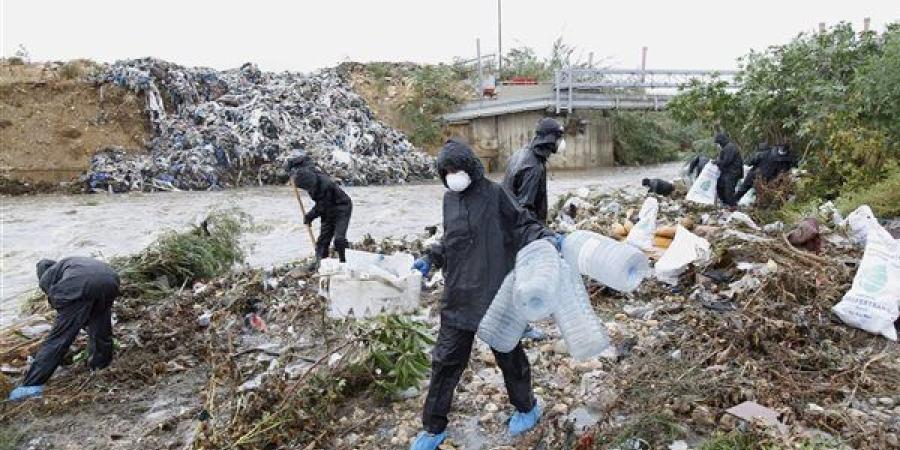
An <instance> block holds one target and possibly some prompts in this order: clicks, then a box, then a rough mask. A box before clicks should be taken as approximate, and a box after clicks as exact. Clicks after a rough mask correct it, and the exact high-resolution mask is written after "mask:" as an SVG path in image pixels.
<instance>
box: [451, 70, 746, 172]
mask: <svg viewBox="0 0 900 450" xmlns="http://www.w3.org/2000/svg"><path fill="white" fill-rule="evenodd" d="M735 75H736V72H735V71H728V70H720V71H713V70H640V69H637V70H629V69H574V68H566V69H562V70H557V71H556V73H555V76H554V81H552V82H544V83H532V84H502V85H500V86H498V88H497V92H496V96H495V97H494V98H482V99H479V100H475V101H471V102H468V103H465V104H463V105H462V106H461V107H459V108H458V109H457V110H456V111H454V112H452V113H449V114H446V115H444V116H443V120H444V121H445V123H446V124H447V128H448V130H449V132H450V133H451V134H454V135H460V136H462V137H464V138H466V139H468V140H469V142H470V143H472V144H473V146H474V148H475V150H476V152H477V153H478V155H479V157H481V158H482V160H483V162H484V163H485V165H486V166H487V167H488V168H489V169H490V170H503V169H505V167H506V160H507V159H508V158H509V155H511V154H512V152H514V151H515V150H517V149H518V148H521V147H522V146H523V145H525V144H527V143H528V141H529V140H530V139H531V135H532V133H533V130H534V125H535V123H536V122H537V121H538V120H539V119H540V118H541V117H547V116H558V117H557V118H558V119H559V120H561V121H563V122H565V124H566V131H567V136H566V142H567V144H568V145H567V149H566V151H565V152H564V154H560V155H557V156H554V157H553V158H551V159H550V167H551V168H556V169H584V168H590V167H598V166H609V165H613V164H615V160H614V155H613V127H612V122H611V120H612V119H610V118H609V117H606V116H605V115H604V114H596V113H591V111H607V110H637V111H658V110H662V109H664V108H665V107H666V105H667V104H668V102H669V100H670V99H671V98H672V97H673V96H674V95H675V94H676V93H677V90H678V88H679V87H681V86H684V85H686V84H688V83H690V82H691V80H694V79H698V80H701V81H709V80H713V79H718V80H723V81H725V82H726V83H727V85H728V87H730V88H736V87H737V83H736V80H735V78H734V77H735Z"/></svg>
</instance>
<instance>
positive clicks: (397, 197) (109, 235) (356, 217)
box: [0, 164, 678, 325]
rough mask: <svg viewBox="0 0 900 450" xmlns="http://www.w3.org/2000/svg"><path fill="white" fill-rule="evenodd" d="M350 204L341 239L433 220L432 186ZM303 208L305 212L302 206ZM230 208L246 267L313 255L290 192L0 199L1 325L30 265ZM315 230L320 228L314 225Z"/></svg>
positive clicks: (583, 176)
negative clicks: (240, 224)
mask: <svg viewBox="0 0 900 450" xmlns="http://www.w3.org/2000/svg"><path fill="white" fill-rule="evenodd" d="M677 168H678V165H677V164H665V165H659V166H650V167H639V168H604V169H597V170H590V171H577V172H574V171H573V172H553V173H551V174H550V180H549V189H550V195H551V204H552V201H553V200H552V199H553V198H554V197H556V196H558V195H559V194H561V193H563V192H566V191H569V190H572V189H577V188H579V187H582V186H603V187H606V188H610V189H612V188H616V187H622V186H628V185H631V186H639V185H640V181H641V178H644V177H650V178H653V177H660V178H664V179H671V178H672V177H674V176H675V174H676V172H677ZM345 190H346V191H347V193H348V194H349V195H350V197H352V198H353V218H352V219H351V221H350V230H349V232H348V234H349V235H348V239H350V240H351V241H354V240H357V239H360V238H362V237H363V236H364V235H366V234H371V235H372V236H374V237H375V238H382V237H387V236H404V235H409V234H418V233H421V232H422V231H423V230H424V227H425V226H428V225H435V224H438V223H440V221H441V196H442V194H443V192H444V187H443V185H441V184H439V183H430V184H409V185H395V186H363V187H347V188H345ZM305 203H306V205H307V207H309V205H311V201H310V200H309V198H306V199H305ZM230 207H237V208H240V209H241V210H242V211H244V212H246V213H248V214H250V215H251V216H253V220H254V224H255V225H256V227H255V230H254V231H253V232H250V233H248V234H247V235H246V236H245V243H246V244H247V245H248V246H249V248H250V249H251V250H250V252H249V253H248V254H249V257H248V262H249V263H250V264H252V265H255V266H271V265H276V264H280V263H285V262H288V261H292V260H295V259H298V258H302V257H306V256H309V255H311V254H312V245H311V244H310V242H309V238H308V236H307V234H306V232H305V230H304V228H303V224H302V221H301V219H300V213H299V207H298V205H297V201H296V200H295V198H294V194H293V192H292V190H291V189H290V188H289V187H261V188H245V189H234V190H227V191H218V192H171V193H130V194H115V195H105V194H98V195H71V196H53V195H46V196H34V197H17V198H0V325H3V324H7V323H9V322H10V321H12V320H13V319H14V318H15V317H16V315H17V312H16V310H17V305H18V303H19V302H20V301H21V300H22V298H23V297H24V295H25V294H26V293H27V292H28V291H30V290H32V289H35V288H36V287H37V281H36V277H35V268H34V265H35V263H36V262H37V261H38V260H39V259H41V258H52V259H59V258H62V257H65V256H75V255H85V256H92V255H93V256H101V257H105V258H108V257H111V256H117V255H127V254H130V253H135V252H137V251H139V250H140V249H142V248H144V247H145V246H147V245H148V244H149V243H151V242H152V241H153V239H154V238H156V237H157V236H158V235H159V234H160V233H161V232H163V231H165V230H169V229H175V230H180V229H184V228H185V227H186V226H188V225H190V224H193V223H197V222H198V221H199V220H200V219H202V218H203V217H204V216H205V214H206V213H207V212H208V211H210V210H212V209H216V208H230ZM316 223H318V222H316Z"/></svg>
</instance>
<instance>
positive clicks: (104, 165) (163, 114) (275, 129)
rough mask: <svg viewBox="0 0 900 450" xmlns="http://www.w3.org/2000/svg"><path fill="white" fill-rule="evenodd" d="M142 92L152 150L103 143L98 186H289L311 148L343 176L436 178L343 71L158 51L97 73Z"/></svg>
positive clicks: (94, 181)
mask: <svg viewBox="0 0 900 450" xmlns="http://www.w3.org/2000/svg"><path fill="white" fill-rule="evenodd" d="M95 82H96V83H97V84H99V85H101V86H102V85H107V84H112V85H117V86H121V87H125V88H128V89H130V90H131V91H133V92H135V93H138V94H141V95H143V96H144V98H145V105H146V106H145V108H146V109H145V111H146V114H147V117H148V118H149V119H150V122H151V123H152V126H153V128H154V135H153V137H152V139H151V140H150V142H149V143H148V145H147V147H148V148H147V149H148V153H147V154H135V153H126V152H125V151H124V150H122V149H117V148H108V149H102V150H101V151H99V152H98V153H97V154H96V155H95V156H94V157H93V158H92V160H91V166H90V169H89V170H88V172H87V173H86V174H85V175H84V176H83V177H82V181H83V182H84V183H85V185H86V186H87V188H88V189H89V190H90V191H113V192H125V191H131V190H141V191H157V190H207V189H219V188H226V187H235V186H247V185H261V184H281V183H284V182H285V181H286V180H287V177H288V174H287V173H286V172H285V170H284V169H283V167H282V165H283V163H284V162H285V161H286V160H287V159H289V158H290V157H292V156H293V155H295V154H296V152H297V151H299V150H303V151H305V152H306V153H307V154H309V155H310V156H311V157H312V158H313V159H314V160H315V161H316V164H317V165H318V166H319V167H320V168H321V169H322V170H323V171H325V172H326V173H328V174H329V175H330V176H331V177H332V178H334V179H335V180H337V181H339V182H342V183H344V184H356V185H360V184H388V183H402V182H406V181H412V180H417V179H426V178H432V177H433V173H432V167H431V166H432V160H431V158H430V157H429V156H427V155H425V154H424V153H421V152H419V151H417V150H416V149H415V148H414V147H413V145H412V144H411V143H410V142H409V140H408V139H407V138H406V136H405V135H404V134H403V133H401V132H400V131H397V130H396V129H393V128H390V127H388V126H386V125H385V124H383V123H382V122H380V121H378V120H377V119H376V118H375V117H374V115H373V114H372V112H371V110H370V109H369V107H368V106H367V105H366V103H365V101H364V100H363V99H362V97H360V96H359V95H358V94H356V93H355V92H354V91H353V90H352V89H351V87H350V85H349V84H348V82H347V81H346V80H345V79H344V78H342V77H341V76H340V75H339V74H338V72H337V71H336V70H334V69H325V70H320V71H318V72H314V73H311V74H301V73H294V72H281V73H271V72H263V71H261V70H259V69H258V68H257V67H256V66H255V65H254V64H250V63H247V64H244V65H243V66H241V67H240V68H238V69H231V70H225V71H217V70H213V69H208V68H189V67H183V66H179V65H177V64H173V63H169V62H166V61H162V60H159V59H154V58H144V59H134V60H125V61H118V62H116V63H115V64H112V65H109V66H106V67H105V68H104V70H102V71H100V74H99V75H97V76H96V77H95Z"/></svg>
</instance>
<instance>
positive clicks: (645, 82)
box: [553, 67, 738, 114]
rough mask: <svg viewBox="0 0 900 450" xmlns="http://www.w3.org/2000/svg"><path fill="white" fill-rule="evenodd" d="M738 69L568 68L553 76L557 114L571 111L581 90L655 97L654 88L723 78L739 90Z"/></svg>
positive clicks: (581, 94)
mask: <svg viewBox="0 0 900 450" xmlns="http://www.w3.org/2000/svg"><path fill="white" fill-rule="evenodd" d="M737 73H738V72H737V71H735V70H693V69H651V70H641V69H576V68H572V67H567V68H565V69H560V70H557V71H556V72H555V74H554V82H553V89H554V94H555V97H554V105H555V110H556V113H557V114H559V113H560V112H562V111H563V110H565V111H568V112H571V111H573V109H574V108H575V106H576V103H577V102H576V99H577V98H582V97H583V96H584V93H582V92H579V91H609V92H608V93H607V95H608V96H610V97H616V96H618V95H619V94H620V92H621V91H623V90H624V91H629V90H630V91H632V92H625V93H626V94H628V95H632V96H641V95H651V96H652V95H653V93H652V92H649V91H653V90H655V89H676V88H679V87H682V86H684V85H686V84H689V83H690V82H691V80H695V79H699V80H701V81H710V80H712V79H721V80H723V81H725V82H726V83H728V84H727V86H728V87H730V88H736V87H738V84H737V82H736V80H735V76H736V75H737Z"/></svg>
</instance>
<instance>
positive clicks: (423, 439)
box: [409, 431, 447, 450]
mask: <svg viewBox="0 0 900 450" xmlns="http://www.w3.org/2000/svg"><path fill="white" fill-rule="evenodd" d="M446 438H447V432H446V431H442V432H440V433H438V434H431V433H428V432H426V431H423V432H421V433H419V435H418V436H416V440H415V441H413V443H412V445H410V446H409V450H435V449H437V448H438V446H440V445H441V442H444V439H446Z"/></svg>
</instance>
